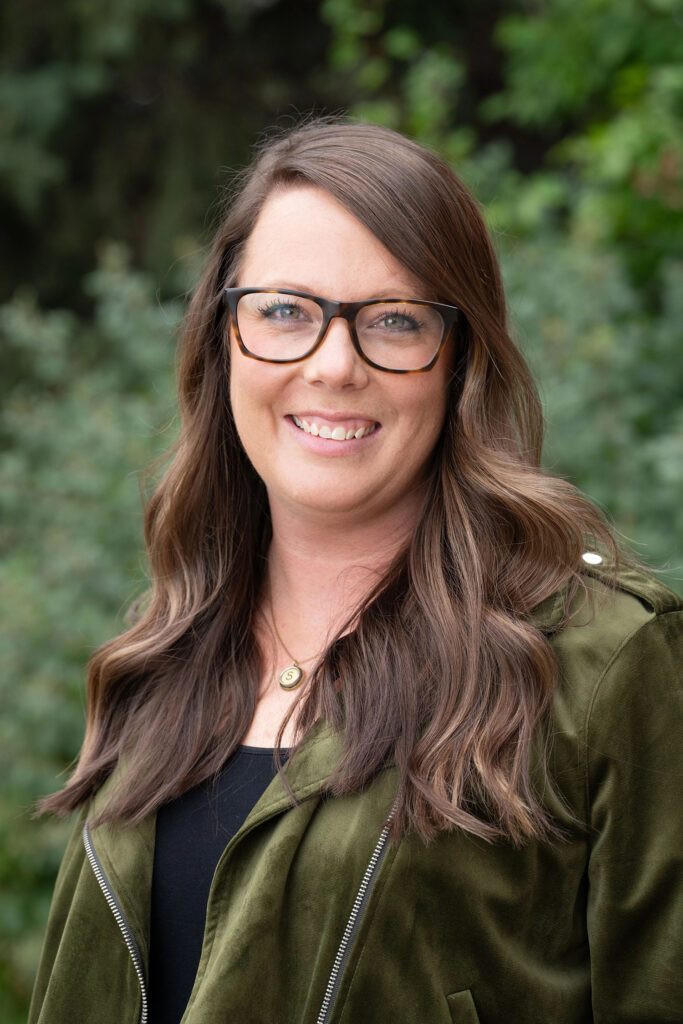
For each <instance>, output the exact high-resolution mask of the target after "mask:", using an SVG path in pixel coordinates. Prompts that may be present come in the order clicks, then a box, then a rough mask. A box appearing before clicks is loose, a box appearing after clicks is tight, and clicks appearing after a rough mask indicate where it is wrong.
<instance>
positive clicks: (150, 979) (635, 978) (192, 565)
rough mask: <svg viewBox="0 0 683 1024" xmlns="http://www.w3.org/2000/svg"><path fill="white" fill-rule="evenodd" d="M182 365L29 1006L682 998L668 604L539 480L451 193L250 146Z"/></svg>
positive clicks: (670, 1003)
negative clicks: (145, 570) (146, 577)
mask: <svg viewBox="0 0 683 1024" xmlns="http://www.w3.org/2000/svg"><path fill="white" fill-rule="evenodd" d="M179 390H180V406H181V414H182V430H181V434H180V438H179V441H178V443H177V447H176V449H175V457H174V459H173V461H172V463H171V465H170V468H169V469H168V471H167V473H166V475H165V477H164V479H163V480H162V482H161V484H160V485H159V487H158V489H157V491H156V493H155V495H154V497H153V498H152V500H151V502H150V504H149V506H148V508H147V512H146V541H147V546H148V551H149V558H150V565H151V568H152V575H153V587H152V590H151V594H150V597H149V600H148V601H147V602H146V605H145V607H144V609H139V610H138V618H137V621H135V622H134V624H133V625H132V626H131V628H130V629H129V630H128V631H127V632H125V633H124V634H123V635H122V636H120V637H118V638H117V639H115V640H113V641H112V642H110V643H108V644H106V645H105V646H104V647H103V648H101V649H100V650H99V651H98V652H97V653H96V654H95V655H94V657H93V658H92V662H91V665H90V675H89V704H88V723H87V731H86V736H85V741H84V745H83V749H82V751H81V755H80V759H79V762H78V765H77V768H76V770H75V772H74V774H73V776H72V778H71V780H70V781H69V783H68V785H67V786H66V787H65V788H64V789H63V790H62V791H61V792H60V793H57V794H54V795H52V796H50V797H48V798H45V799H44V800H43V801H42V803H41V809H42V810H49V811H53V812H57V813H60V814H65V813H68V812H70V811H73V810H76V809H78V810H79V814H78V816H77V820H76V823H75V826H74V832H73V835H72V838H71V841H70V843H69V846H68V849H67V851H66V854H65V856H64V860H63V863H62V866H61V869H60V874H59V878H58V881H57V885H56V890H55V896H54V899H53V905H52V910H51V915H50V921H49V924H48V930H47V936H46V939H45V945H44V950H43V957H42V961H41V966H40V970H39V974H38V978H37V981H36V986H35V991H34V996H33V1002H32V1006H31V1015H30V1020H31V1022H40V1024H55V1022H57V1024H59V1022H61V1021H64V1022H66V1021H69V1022H70V1024H74V1022H79V1021H83V1022H85V1021H88V1022H91V1021H97V1022H98V1024H109V1022H114V1021H116V1022H117V1024H120V1022H121V1021H131V1022H132V1021H138V1020H140V1021H143V1022H144V1021H152V1022H154V1024H160V1022H162V1021H163V1022H168V1021H171V1020H174V1021H178V1020H179V1019H180V1018H181V1016H182V1019H183V1021H184V1022H186V1024H209V1022H212V1024H213V1022H215V1021H224V1020H231V1021H240V1022H241V1024H247V1022H254V1024H256V1022H258V1024H265V1022H267V1024H295V1022H296V1024H301V1022H306V1021H310V1022H311V1024H313V1022H317V1024H332V1022H340V1024H341V1022H343V1024H352V1022H353V1024H358V1022H372V1024H380V1022H382V1024H383V1022H386V1021H400V1022H415V1024H423V1022H430V1024H440V1022H443V1024H446V1022H448V1021H455V1022H457V1024H471V1022H474V1021H482V1022H484V1024H493V1022H496V1024H497V1022H505V1024H530V1022H533V1021H538V1022H543V1024H547V1022H552V1024H585V1022H586V1021H590V1020H595V1021H600V1022H608V1021H609V1022H616V1021H619V1022H633V1024H635V1022H636V1021H637V1022H639V1024H643V1022H646V1021H647V1022H655V1021H656V1022H663V1021H673V1020H683V980H682V977H683V975H682V972H681V970H680V965H681V962H683V936H682V931H683V929H682V925H681V912H682V910H683V878H682V874H681V860H680V851H681V849H682V848H683V824H682V821H683V816H682V814H681V808H680V795H679V794H680V783H681V774H682V772H683V758H682V755H681V746H682V745H681V740H682V739H683V708H682V700H683V695H682V693H681V679H680V654H681V649H682V637H683V630H682V623H683V603H682V602H681V600H680V599H679V598H678V597H677V596H676V595H674V594H673V593H671V592H670V591H669V590H667V589H666V588H665V587H663V586H662V585H661V584H659V583H658V582H657V581H655V580H654V579H653V578H652V577H651V576H650V575H649V574H648V573H647V572H645V571H644V570H642V569H641V568H639V567H638V566H637V565H635V563H634V561H633V560H632V559H628V558H627V557H626V556H625V555H620V554H619V552H618V550H617V546H616V543H615V541H614V539H613V537H612V535H611V532H610V530H609V528H608V526H607V525H606V524H605V522H604V521H603V520H602V518H601V517H600V515H599V513H598V512H597V511H596V510H595V509H594V508H593V507H592V506H591V504H590V503H589V502H588V501H587V499H585V498H584V497H583V496H581V495H580V494H579V493H578V492H577V491H576V490H575V489H574V488H573V487H571V486H570V485H569V484H568V483H567V482H566V481H563V480H560V479H557V478H554V477H552V476H550V475H549V474H548V473H546V472H544V471H542V470H541V469H540V468H539V458H540V447H541V433H542V428H541V412H540V408H539V402H538V398H537V395H536V391H535V389H534V386H533V383H532V380H531V378H530V375H529V372H528V369H527V367H526V365H525V362H524V360H523V358H522V356H521V354H520V353H519V351H518V350H517V348H516V347H515V345H514V344H513V342H512V341H511V339H510V336H509V334H508V329H507V324H506V310H505V300H504V295H503V289H502V285H501V280H500V274H499V268H498V264H497V261H496V257H495V254H494V251H493V248H492V245H491V242H490V240H489V237H488V235H487V232H486V230H485V227H484V224H483V221H482V218H481V215H480V213H479V210H478V208H477V205H476V203H475V201H474V200H473V199H472V197H471V196H470V195H469V193H468V192H467V190H466V189H465V188H464V186H463V185H462V183H461V182H460V181H459V180H458V179H457V178H456V177H455V176H454V175H453V173H452V172H451V171H450V170H449V169H448V167H447V166H446V165H445V164H444V163H443V162H442V161H441V160H440V159H439V158H438V157H437V156H436V155H434V154H433V153H431V152H429V151H427V150H425V149H423V148H422V147H420V146H418V145H416V144H415V143H413V142H411V141H409V140H408V139H405V138H403V137H402V136H400V135H398V134H396V133H394V132H392V131H390V130H388V129H385V128H381V127H378V126H376V125H368V124H356V123H353V122H352V121H350V120H347V119H344V118H335V117H329V118H317V119H314V120H311V121H309V122H308V123H304V124H302V125H300V126H298V127H297V128H295V129H293V130H291V131H290V132H289V133H286V134H283V135H282V136H279V137H271V138H270V139H266V140H265V141H264V142H263V144H262V145H261V146H260V148H259V150H258V152H257V154H256V157H255V159H254V161H253V163H252V165H251V166H250V167H249V168H248V169H247V171H246V172H245V174H244V175H243V178H242V180H241V182H240V185H239V188H238V190H237V191H236V194H235V196H234V197H233V200H232V202H231V204H230V205H229V208H228V210H227V212H226V215H225V217H224V220H223V222H222V224H221V226H220V227H219V229H218V232H217V236H216V240H215V244H214V247H213V251H212V253H211V255H210V257H209V259H208V262H207V265H206V269H205V271H204V274H203V276H202V278H201V281H200V283H199V286H198V288H197V289H196V292H195V295H194V298H193V300H192V302H191V304H190V307H189V311H188V314H187V320H186V323H185V328H184V332H183V336H182V339H181V361H180V366H179ZM276 769H277V774H275V772H276Z"/></svg>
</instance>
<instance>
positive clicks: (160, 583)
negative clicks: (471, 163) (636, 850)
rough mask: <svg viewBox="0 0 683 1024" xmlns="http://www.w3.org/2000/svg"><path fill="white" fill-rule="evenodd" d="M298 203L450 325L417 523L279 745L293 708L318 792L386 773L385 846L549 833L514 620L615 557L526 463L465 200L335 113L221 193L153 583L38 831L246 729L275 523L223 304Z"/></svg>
mask: <svg viewBox="0 0 683 1024" xmlns="http://www.w3.org/2000/svg"><path fill="white" fill-rule="evenodd" d="M297 185H312V186H315V187H318V188H321V189H324V190H325V191H326V192H327V193H329V194H330V195H331V196H332V197H334V198H335V199H336V200H337V201H338V202H339V203H341V204H342V206H344V207H345V208H346V209H347V210H348V211H350V212H351V213H352V214H353V215H354V216H355V217H357V218H358V220H359V221H361V222H362V223H363V224H364V225H365V226H366V227H367V228H369V229H370V231H372V232H373V234H374V235H375V236H376V237H377V238H378V239H379V241H380V242H382V244H383V245H384V246H386V248H387V249H388V250H389V252H391V253H392V254H393V255H394V256H395V257H396V258H397V259H398V260H399V261H400V262H401V263H402V264H403V265H404V266H405V267H407V268H408V269H409V270H410V271H411V272H412V273H413V274H414V275H415V276H416V277H417V279H418V280H420V281H422V282H423V283H424V287H425V289H426V290H427V292H428V293H429V295H430V296H432V297H433V298H434V299H435V300H437V301H442V302H448V303H453V304H455V305H457V306H459V307H460V309H461V310H462V311H463V313H464V321H463V324H462V327H460V328H459V329H458V330H459V334H458V338H457V346H456V348H457V358H456V365H455V367H454V372H453V375H452V380H451V382H450V385H449V386H450V392H449V396H448V405H447V412H446V419H445V422H444V426H443V430H442V433H441V436H440V438H439V441H438V444H437V447H436V450H435V452H434V457H433V460H432V464H431V474H430V478H429V481H428V486H427V493H426V497H425V501H424V505H423V508H422V511H421V514H420V517H419V521H418V524H417V527H416V529H415V531H414V533H413V534H412V535H411V537H410V539H409V541H407V543H406V546H404V547H403V548H402V549H401V551H400V552H399V553H398V554H397V555H396V556H395V557H394V558H393V560H392V562H391V564H390V565H389V566H388V567H387V569H386V571H385V572H384V574H383V576H382V578H381V580H380V581H379V582H378V583H377V585H376V586H375V587H374V588H373V590H372V592H371V593H370V594H369V595H368V596H367V597H366V598H365V600H364V601H363V603H362V607H360V608H359V609H354V611H353V614H352V615H350V616H349V618H348V619H347V621H346V622H345V623H344V624H343V626H342V627H340V629H339V631H338V632H337V634H336V636H335V637H334V638H333V639H332V642H331V643H330V645H329V647H328V648H327V650H326V651H325V652H324V654H323V655H321V657H320V659H319V662H318V664H317V665H316V667H315V669H314V671H313V673H312V676H311V678H310V684H309V687H308V689H307V690H305V691H303V692H302V694H301V696H300V699H299V700H298V701H297V702H296V703H295V704H294V705H293V706H292V707H291V708H290V710H289V713H288V715H287V717H286V718H285V720H284V721H283V723H282V725H281V727H280V731H279V733H278V738H277V741H276V746H277V747H279V746H280V745H281V742H282V735H283V732H284V729H285V727H286V725H287V723H288V722H289V720H290V717H291V716H292V715H293V714H294V713H296V716H297V718H296V728H295V741H296V742H295V746H294V747H293V749H292V751H291V755H292V756H293V755H294V754H295V753H296V750H297V749H298V747H299V746H300V744H301V743H302V742H303V740H304V739H305V737H306V735H307V734H308V732H309V730H310V729H311V728H312V726H313V725H314V724H315V723H316V722H317V721H318V720H319V718H324V719H326V720H328V721H329V722H330V723H331V725H332V726H333V727H334V728H335V729H337V730H339V731H340V732H342V733H343V750H342V754H341V757H340V760H339V763H338V764H337V766H336V769H335V772H334V773H333V775H331V777H330V779H329V780H328V783H327V788H328V791H329V792H330V793H331V794H333V795H341V794H345V793H352V792H357V791H359V790H361V789H362V788H363V787H364V786H365V785H366V784H367V783H368V782H369V781H370V780H371V779H372V777H373V776H374V775H375V774H376V773H377V771H378V770H379V769H380V768H381V767H382V766H383V765H384V764H385V763H386V761H387V759H389V758H393V759H394V761H395V764H396V766H397V769H398V778H399V786H398V793H397V796H398V805H397V809H396V812H395V815H394V819H393V823H392V838H398V837H400V836H401V835H403V834H405V833H407V832H408V831H410V830H412V831H415V832H417V833H418V834H419V835H420V836H421V837H422V839H423V840H424V841H426V842H428V841H430V840H431V839H433V838H434V837H435V836H436V835H438V833H439V832H441V831H443V830H446V829H450V828H453V827H459V828H461V829H464V830H465V831H467V832H470V833H472V834H474V835H476V836H480V837H482V838H484V839H488V840H492V839H495V838H497V837H507V838H509V839H511V840H512V841H513V842H515V843H519V842H522V841H524V839H525V838H529V837H537V838H543V837H546V838H549V837H551V836H553V835H557V834H558V830H557V828H556V824H555V823H554V821H553V819H552V817H551V815H550V812H549V811H548V809H547V806H546V805H545V804H544V803H543V802H542V801H541V798H540V796H539V794H538V792H537V787H536V785H535V784H534V781H533V778H534V770H533V768H532V763H533V756H532V754H533V748H534V743H535V736H536V734H537V731H538V730H541V731H542V724H543V721H544V719H545V718H546V717H547V712H548V709H549V705H550V702H551V701H552V697H553V692H554V689H555V686H556V683H557V665H556V661H555V657H554V655H553V650H552V647H551V644H550V642H549V640H548V638H547V637H546V636H545V635H544V633H543V632H542V631H541V629H540V628H538V626H537V625H535V624H534V623H533V621H532V620H531V618H530V612H531V610H532V609H533V608H534V607H535V606H537V605H538V604H540V603H541V602H542V601H543V600H544V599H546V598H548V597H549V596H550V595H552V594H555V593H557V592H558V591H560V590H564V591H565V594H566V597H567V603H568V602H569V601H570V600H571V599H572V598H573V597H574V596H575V595H576V593H577V591H578V590H579V589H581V588H583V590H584V592H585V591H586V586H585V582H584V581H583V580H582V576H581V567H582V563H581V553H582V552H583V551H584V550H585V548H586V546H587V545H592V546H595V547H597V548H598V549H600V550H602V551H603V552H604V553H605V555H606V564H607V563H610V564H613V565H615V566H616V565H617V562H618V560H619V559H620V558H621V557H622V556H621V554H620V552H619V551H618V546H617V542H616V540H615V538H614V535H613V531H612V530H611V528H610V527H609V525H608V524H607V522H606V521H605V519H604V517H603V516H602V514H601V513H600V512H599V511H598V510H597V509H596V508H595V507H594V506H593V505H592V504H591V503H590V501H589V500H588V499H587V498H585V497H584V496H583V495H582V494H581V493H580V492H579V491H578V490H577V489H576V488H575V487H573V486H572V485H571V484H570V483H569V482H567V481H566V480H563V479H561V478H558V477H555V476H553V475H551V474H549V473H548V472H546V471H544V470H542V469H541V468H540V458H541V446H542V436H543V416H542V410H541V405H540V401H539V397H538V394H537V391H536V388H535V385H534V382H533V379H532V377H531V374H530V372H529V369H528V366H527V364H526V362H525V360H524V358H523V356H522V354H521V353H520V351H519V349H518V348H517V346H516V345H515V343H514V342H513V340H512V339H511V337H510V333H509V329H508V322H507V311H506V302H505V296H504V291H503V285H502V282H501V275H500V269H499V265H498V260H497V257H496V253H495V250H494V247H493V244H492V241H491V239H490V237H489V234H488V232H487V230H486V227H485V224H484V220H483V218H482V215H481V212H480V209H479V206H478V204H477V202H476V201H475V199H474V198H473V196H472V195H471V194H470V192H469V191H468V190H467V188H466V187H465V185H464V184H463V182H462V181H461V180H460V179H459V178H458V177H457V176H456V175H455V174H454V173H453V171H452V170H451V169H450V168H449V167H448V166H447V164H446V163H445V162H444V161H443V160H442V159H441V158H440V157H439V156H438V155H437V154H435V153H434V152H432V151H430V150H429V149H426V148H424V147H422V146H421V145H418V144H417V143H416V142H414V141H412V140H410V139H407V138H405V137H404V136H402V135H401V134H399V133H397V132H394V131H392V130H390V129H388V128H384V127H380V126H378V125H374V124H367V123H359V122H356V121H354V120H353V119H351V118H348V117H344V116H338V115H329V116H323V117H320V116H318V117H313V118H309V119H304V120H303V121H302V122H301V123H299V124H297V125H295V126H294V127H292V128H289V129H287V130H281V129H278V130H274V131H270V132H268V133H266V134H265V135H264V136H263V137H262V138H261V139H260V140H259V142H258V143H257V146H256V148H255V153H254V157H253V159H252V161H251V162H250V164H249V165H248V166H247V167H245V168H244V169H243V170H242V171H240V172H239V174H238V175H237V177H236V181H235V185H234V188H233V189H232V192H231V194H230V195H229V197H228V200H227V203H226V209H225V212H224V214H223V216H222V219H221V223H220V225H219V227H218V229H217V231H216V234H215V239H214V241H213V245H212V248H211V250H210V253H209V255H208V259H207V262H206V265H205V268H204V271H203V273H202V275H201V279H200V280H199V283H198V286H197V288H196V289H195V291H194V294H193V297H192V299H191V301H190V303H189V306H188V309H187V313H186V317H185V320H184V324H183V330H182V332H181V336H180V340H179V356H178V367H177V369H178V393H179V407H180V419H181V428H180V433H179V437H178V440H177V442H176V443H175V445H174V446H173V449H172V451H171V455H172V458H171V460H170V462H169V463H168V466H167V468H166V470H165V472H164V474H163V476H162V478H161V480H160V481H159V483H158V485H157V486H156V489H155V490H154V492H153V494H152V495H151V497H150V498H149V500H148V502H147V503H146V508H145V542H146V547H147V553H148V559H149V566H150V576H151V587H150V589H149V591H148V592H147V594H146V595H145V599H144V600H143V601H142V603H141V604H140V605H139V607H138V608H137V618H136V619H134V620H130V621H132V625H130V628H127V629H126V630H125V631H124V632H123V633H122V634H121V635H119V636H117V637H116V638H114V639H112V640H110V641H109V642H108V643H105V644H104V645H103V646H102V647H100V648H99V649H98V650H97V651H96V652H95V653H94V654H93V655H92V657H91V658H90V661H89V663H88V680H87V688H88V710H87V724H86V732H85V738H84V742H83V746H82V749H81V752H80V755H79V758H78V762H77V764H76V767H75V769H74V771H73V774H72V776H71V778H70V780H69V781H68V783H67V784H66V785H65V786H64V787H63V789H61V790H60V791H59V792H57V793H54V794H51V795H49V796H46V797H44V798H43V799H42V800H41V801H39V803H38V805H37V807H38V813H44V812H46V811H50V812H54V813H57V814H60V815H63V814H67V813H69V812H70V811H72V810H73V809H75V808H76V807H78V806H80V805H82V804H83V803H85V802H86V801H88V799H89V798H90V797H92V796H93V795H94V794H95V792H96V791H97V790H98V789H99V788H100V787H101V786H102V784H103V783H104V781H105V780H106V779H107V778H108V776H109V775H110V774H111V772H112V771H113V769H114V767H115V766H116V764H117V762H118V761H119V758H120V757H121V755H122V754H124V753H125V755H126V758H127V764H128V767H129V769H130V771H129V782H128V784H127V786H126V787H125V790H123V791H120V792H119V793H118V794H115V795H114V796H113V797H112V798H111V799H110V800H109V802H108V803H107V805H106V806H105V808H104V809H103V810H102V812H101V813H100V815H99V816H98V819H97V821H96V822H94V823H95V824H98V823H102V822H104V821H112V822H114V821H119V822H121V823H135V822H137V821H139V820H141V819H142V818H143V817H145V816H146V815H148V814H149V813H150V812H152V811H154V810H155V809H156V808H157V807H159V805H161V804H163V803H164V802H166V801H168V800H169V799H172V798H173V797H176V796H178V795H180V794H181V793H182V792H184V791H185V790H187V789H189V788H190V787H192V786H195V785H197V784H198V783H200V782H201V781H202V780H204V779H206V778H208V777H210V776H212V775H213V774H214V773H216V772H217V771H218V770H219V768H220V766H221V765H222V764H223V763H224V762H225V760H226V758H227V757H229V756H230V754H231V753H232V752H233V751H234V750H235V749H236V748H237V746H238V745H239V743H240V740H241V738H242V736H244V734H245V733H246V731H247V729H248V727H249V725H250V723H251V721H252V719H253V716H254V713H255V710H256V706H257V701H258V688H259V680H260V678H261V674H262V669H263V664H262V659H263V654H262V653H261V651H260V650H259V647H258V645H257V643H256V642H255V637H254V632H253V622H254V615H255V611H256V608H257V602H258V599H259V593H260V591H261V588H262V585H263V581H264V572H265V565H266V556H267V551H268V545H269V541H270V538H271V523H270V516H269V509H268V502H267V496H266V491H265V486H264V484H263V482H262V481H261V480H260V478H259V477H258V476H257V474H256V472H255V470H254V469H253V467H252V465H251V463H250V462H249V460H248V458H247V456H246V454H245V452H244V449H243V448H242V445H241V443H240V439H239V436H238V434H237V430H236V427H235V422H234V420H233V416H232V412H231V406H230V399H229V373H230V366H229V346H228V345H227V344H226V334H227V328H228V323H227V314H226V312H225V310H224V308H223V305H222V302H221V292H222V289H223V287H224V286H225V285H226V284H231V283H233V281H234V280H235V279H236V277H237V273H238V269H239V266H240V260H241V257H242V254H243V251H244V246H245V243H246V241H247V239H248V238H249V235H250V232H251V230H252V228H253V226H254V223H255V221H256V218H257V216H258V214H259V212H260V210H261V207H262V206H263V203H264V201H265V200H266V199H267V197H268V196H269V195H270V194H271V192H272V191H273V190H274V189H279V188H287V187H291V186H297ZM339 680H342V682H343V687H342V691H343V700H342V699H340V694H339V685H338V683H339ZM217 722H222V723H223V725H222V727H221V728H220V729H219V730H217V729H216V723H217ZM276 760H277V764H278V770H279V771H280V772H281V774H282V775H283V781H284V783H285V786H286V788H287V791H288V792H289V793H290V796H291V797H292V800H293V801H294V802H295V798H294V796H293V794H292V792H291V788H290V787H289V784H288V782H287V779H286V772H287V768H286V766H283V765H282V763H281V761H280V759H279V757H277V758H276ZM290 760H291V757H290Z"/></svg>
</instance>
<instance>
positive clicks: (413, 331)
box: [237, 292, 444, 370]
mask: <svg viewBox="0 0 683 1024" xmlns="http://www.w3.org/2000/svg"><path fill="white" fill-rule="evenodd" d="M322 324H323V311H322V309H321V308H320V306H319V305H318V304H317V302H315V301H314V300H313V299H305V298H302V297H301V296H297V295H279V294H277V293H276V292H250V293H249V294H247V295H243V296H241V298H240V300H239V303H238V306H237V325H238V328H239V332H240V336H241V338H242V342H243V343H244V345H245V347H246V348H247V349H248V350H249V351H250V352H251V353H252V354H253V355H255V356H260V357H261V358H262V359H270V360H272V361H273V362H279V361H281V360H286V359H298V358H301V357H302V356H305V355H306V354H307V353H308V352H309V350H310V349H311V348H312V347H313V345H314V344H315V343H316V341H317V339H318V337H319V335H320V331H321V329H322ZM443 331H444V322H443V319H442V317H441V314H440V313H439V312H438V310H436V309H432V308H431V307H430V306H423V305H421V304H420V303H418V302H386V303H385V302H380V303H372V304H370V305H368V306H364V307H363V308H362V309H360V310H359V312H358V315H357V317H356V333H357V335H358V341H359V343H360V346H361V348H362V350H363V352H364V354H365V355H366V356H367V357H368V359H370V360H372V362H373V363H376V364H377V365H378V366H382V367H385V368H386V369H390V370H418V369H420V368H421V367H423V366H427V364H428V363H430V362H431V361H432V359H433V358H434V356H435V355H436V353H437V351H438V349H439V345H440V343H441V338H442V336H443Z"/></svg>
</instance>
